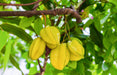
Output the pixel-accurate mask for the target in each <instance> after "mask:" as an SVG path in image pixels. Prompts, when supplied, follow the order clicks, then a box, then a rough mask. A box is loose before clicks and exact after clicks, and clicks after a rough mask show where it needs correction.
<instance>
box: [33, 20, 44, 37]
mask: <svg viewBox="0 0 117 75" xmlns="http://www.w3.org/2000/svg"><path fill="white" fill-rule="evenodd" d="M42 28H43V22H42V20H41V19H40V18H38V19H36V20H35V22H34V30H35V32H36V33H37V34H38V35H39V33H40V30H41V29H42Z"/></svg>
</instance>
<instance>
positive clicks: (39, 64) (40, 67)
mask: <svg viewBox="0 0 117 75" xmlns="http://www.w3.org/2000/svg"><path fill="white" fill-rule="evenodd" d="M37 61H38V64H39V68H40V72H42V71H43V69H42V67H41V64H40V62H39V59H37Z"/></svg>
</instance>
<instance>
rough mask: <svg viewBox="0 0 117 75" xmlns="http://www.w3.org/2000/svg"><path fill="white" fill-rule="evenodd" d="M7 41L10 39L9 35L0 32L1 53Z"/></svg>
mask: <svg viewBox="0 0 117 75" xmlns="http://www.w3.org/2000/svg"><path fill="white" fill-rule="evenodd" d="M7 39H8V33H7V32H5V31H1V30H0V51H1V50H2V48H3V47H4V45H5V44H6V42H7Z"/></svg>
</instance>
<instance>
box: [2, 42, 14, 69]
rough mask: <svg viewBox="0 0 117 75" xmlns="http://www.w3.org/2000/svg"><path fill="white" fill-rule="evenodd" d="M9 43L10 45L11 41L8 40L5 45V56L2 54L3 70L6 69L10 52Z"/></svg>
mask: <svg viewBox="0 0 117 75" xmlns="http://www.w3.org/2000/svg"><path fill="white" fill-rule="evenodd" d="M11 45H12V41H11V40H9V41H8V44H7V45H6V51H5V56H4V70H5V69H6V66H7V63H8V60H9V56H10V53H11Z"/></svg>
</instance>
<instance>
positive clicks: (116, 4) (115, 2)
mask: <svg viewBox="0 0 117 75" xmlns="http://www.w3.org/2000/svg"><path fill="white" fill-rule="evenodd" d="M109 2H112V3H113V4H115V6H116V8H117V1H116V0H109Z"/></svg>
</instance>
